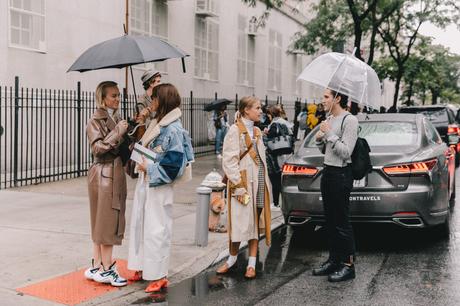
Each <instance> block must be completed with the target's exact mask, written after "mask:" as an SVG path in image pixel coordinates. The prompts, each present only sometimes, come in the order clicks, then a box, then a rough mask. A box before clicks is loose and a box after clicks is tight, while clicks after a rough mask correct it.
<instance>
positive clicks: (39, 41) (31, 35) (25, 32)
mask: <svg viewBox="0 0 460 306" xmlns="http://www.w3.org/2000/svg"><path fill="white" fill-rule="evenodd" d="M9 3H10V8H9V12H10V46H13V47H21V48H26V49H31V50H36V51H41V52H45V51H46V44H45V0H10V1H9Z"/></svg>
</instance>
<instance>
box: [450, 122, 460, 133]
mask: <svg viewBox="0 0 460 306" xmlns="http://www.w3.org/2000/svg"><path fill="white" fill-rule="evenodd" d="M459 132H460V129H459V128H458V126H457V125H456V124H449V126H448V127H447V134H455V135H459Z"/></svg>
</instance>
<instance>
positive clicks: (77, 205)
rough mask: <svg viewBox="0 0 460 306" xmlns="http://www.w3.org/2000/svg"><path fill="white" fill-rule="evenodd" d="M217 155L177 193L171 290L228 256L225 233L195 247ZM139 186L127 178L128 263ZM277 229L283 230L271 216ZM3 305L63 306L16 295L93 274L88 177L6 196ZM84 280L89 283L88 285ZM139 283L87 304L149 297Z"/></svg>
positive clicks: (119, 250) (117, 251)
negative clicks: (203, 188)
mask: <svg viewBox="0 0 460 306" xmlns="http://www.w3.org/2000/svg"><path fill="white" fill-rule="evenodd" d="M220 164H221V163H220V160H218V159H217V158H216V157H215V156H214V155H213V156H206V157H201V158H197V160H196V162H195V163H194V164H193V180H192V181H191V182H189V183H187V184H183V185H177V186H176V188H175V194H174V197H175V204H174V206H173V217H174V224H173V237H172V248H171V262H170V269H169V280H170V282H171V284H172V285H173V284H174V283H177V282H179V281H181V280H183V279H185V278H188V277H191V276H194V275H196V274H197V273H198V272H200V271H202V270H203V269H205V268H207V267H209V266H210V265H213V264H215V263H217V262H218V261H220V260H221V259H223V258H224V257H225V256H226V254H228V249H227V247H228V235H227V233H211V232H210V233H209V242H208V246H207V247H197V246H195V245H194V233H195V206H196V202H197V195H196V192H195V189H196V188H197V187H198V186H199V185H200V183H201V181H202V180H203V179H204V177H205V176H206V174H208V173H209V172H210V171H211V170H212V169H213V168H216V169H218V170H219V171H220V172H221V173H222V170H221V165H220ZM135 183H136V182H135V180H132V179H130V178H128V200H127V211H126V216H127V218H126V219H127V222H128V224H127V226H126V228H127V230H126V232H125V239H124V241H123V245H122V246H120V247H115V248H114V258H120V259H127V258H128V237H129V221H130V216H131V206H132V199H133V193H134V187H135ZM272 219H273V221H272V229H275V228H277V227H279V226H281V225H282V224H283V218H282V215H281V212H272ZM0 246H1V247H0V265H1V266H2V270H1V272H0V283H1V285H0V301H1V303H0V304H1V305H15V306H19V305H62V304H58V303H55V302H51V301H47V300H43V299H39V298H36V297H33V296H28V295H24V294H22V293H18V292H17V291H16V289H17V288H21V287H25V286H29V285H32V284H34V283H37V282H40V281H43V280H47V279H51V278H54V277H57V276H60V275H63V274H67V273H69V272H74V271H77V270H80V269H82V268H85V267H88V265H89V264H90V261H91V256H92V243H91V237H90V226H89V204H88V192H87V185H86V177H82V178H77V179H69V180H65V181H59V182H52V183H45V184H40V185H36V186H26V187H19V188H14V189H7V190H2V191H0ZM82 281H84V280H83V279H82ZM145 286H146V283H135V284H131V285H128V286H127V287H123V288H121V289H120V290H114V291H112V292H109V293H106V294H104V295H102V296H99V297H97V298H94V299H92V300H89V301H87V302H85V303H83V304H85V305H102V304H105V305H114V304H116V301H117V299H119V298H121V297H126V295H129V294H133V293H136V292H138V291H140V290H144V288H145Z"/></svg>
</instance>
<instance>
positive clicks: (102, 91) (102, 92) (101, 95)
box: [96, 81, 118, 109]
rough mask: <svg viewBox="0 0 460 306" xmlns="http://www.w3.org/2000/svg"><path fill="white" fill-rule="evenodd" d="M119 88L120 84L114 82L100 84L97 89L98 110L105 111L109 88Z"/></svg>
mask: <svg viewBox="0 0 460 306" xmlns="http://www.w3.org/2000/svg"><path fill="white" fill-rule="evenodd" d="M110 87H118V84H117V83H116V82H114V81H104V82H101V83H99V85H97V87H96V106H97V108H103V109H105V107H106V106H105V103H104V99H105V97H106V95H107V88H110Z"/></svg>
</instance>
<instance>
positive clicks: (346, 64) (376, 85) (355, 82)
mask: <svg viewBox="0 0 460 306" xmlns="http://www.w3.org/2000/svg"><path fill="white" fill-rule="evenodd" d="M297 80H304V81H307V82H309V83H311V84H314V85H317V86H320V87H323V88H329V89H332V90H334V91H337V92H340V93H342V94H345V95H347V96H348V97H349V99H350V100H351V101H353V102H356V103H358V104H360V105H363V106H367V107H370V108H373V109H378V108H379V107H380V106H381V105H382V104H381V103H382V102H381V96H382V93H381V90H380V80H379V78H378V76H377V73H375V71H374V69H372V67H370V66H369V65H367V64H366V63H364V62H363V61H361V60H359V59H357V58H356V57H354V56H351V55H347V54H343V53H337V52H330V53H326V54H323V55H320V56H318V57H317V58H315V59H314V60H313V61H312V62H311V63H310V64H308V66H307V67H305V69H304V70H303V71H302V73H301V74H300V75H299V76H298V78H297Z"/></svg>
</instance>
